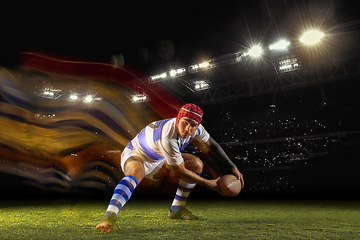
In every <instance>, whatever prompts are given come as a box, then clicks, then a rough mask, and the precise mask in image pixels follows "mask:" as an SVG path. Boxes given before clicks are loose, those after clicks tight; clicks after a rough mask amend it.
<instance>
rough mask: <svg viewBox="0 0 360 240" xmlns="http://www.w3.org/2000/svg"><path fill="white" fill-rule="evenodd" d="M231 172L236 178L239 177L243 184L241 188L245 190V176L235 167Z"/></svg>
mask: <svg viewBox="0 0 360 240" xmlns="http://www.w3.org/2000/svg"><path fill="white" fill-rule="evenodd" d="M231 172H232V174H234V175H235V176H236V177H237V179H239V180H240V182H241V188H244V183H245V182H244V177H243V175H242V174H241V173H240V172H239V170H238V168H237V167H234V168H233V169H231Z"/></svg>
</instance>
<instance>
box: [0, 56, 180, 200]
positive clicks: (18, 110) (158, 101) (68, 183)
mask: <svg viewBox="0 0 360 240" xmlns="http://www.w3.org/2000/svg"><path fill="white" fill-rule="evenodd" d="M129 92H134V93H137V94H143V95H146V96H147V102H146V103H132V102H131V100H130V99H129V98H128V95H129ZM55 95H56V97H55ZM181 105H182V102H181V101H180V100H178V99H177V98H175V97H174V96H172V95H170V94H169V93H167V92H166V91H165V90H164V89H162V88H161V87H160V86H159V85H157V84H151V85H148V82H147V77H145V76H143V75H142V74H141V73H139V72H138V71H136V70H134V69H132V68H131V67H129V66H126V65H125V66H123V67H122V68H118V67H114V66H113V65H112V64H107V63H97V62H86V61H80V60H77V59H76V58H74V57H63V56H61V57H60V56H56V55H54V54H47V53H43V52H25V53H23V55H22V66H21V67H19V68H17V69H14V70H9V69H6V68H0V177H2V175H3V176H6V175H4V174H2V173H6V174H10V175H12V176H17V177H19V178H21V179H23V183H24V184H26V186H27V188H28V189H33V190H34V189H35V190H37V191H40V192H45V193H54V192H55V193H61V194H68V193H70V194H72V193H76V194H94V193H95V194H96V193H101V194H103V193H109V192H110V193H111V192H112V191H113V187H114V184H116V183H117V182H118V181H119V179H121V177H122V175H123V173H122V171H121V169H120V155H121V152H122V149H123V148H124V147H125V146H126V145H127V143H128V141H129V140H131V139H132V138H133V137H134V136H135V135H136V134H137V133H138V132H139V131H140V130H141V129H142V128H143V127H144V126H145V125H146V124H148V123H149V122H151V121H154V120H159V119H162V118H169V117H175V116H176V114H177V111H178V109H179V108H180V107H181ZM1 180H3V181H4V180H6V179H2V178H1ZM140 188H141V187H140ZM14 190H15V191H17V190H16V189H14Z"/></svg>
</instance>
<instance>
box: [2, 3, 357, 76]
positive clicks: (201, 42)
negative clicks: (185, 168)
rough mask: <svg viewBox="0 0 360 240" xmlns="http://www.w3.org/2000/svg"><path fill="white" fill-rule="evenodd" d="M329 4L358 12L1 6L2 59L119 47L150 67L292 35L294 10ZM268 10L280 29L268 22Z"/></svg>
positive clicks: (333, 16)
mask: <svg viewBox="0 0 360 240" xmlns="http://www.w3.org/2000/svg"><path fill="white" fill-rule="evenodd" d="M294 2H295V3H294ZM351 2H352V3H351ZM331 4H333V7H329V10H328V11H327V12H326V17H323V18H322V21H323V22H325V23H327V22H332V23H339V22H347V21H350V20H352V19H355V18H359V15H360V14H359V3H357V2H356V1H339V0H302V1H287V0H276V1H275V0H268V1H265V0H253V1H236V3H221V2H218V1H217V2H211V1H172V2H171V3H170V2H168V1H166V2H165V1H160V2H158V3H153V2H150V1H131V3H122V2H121V3H120V2H119V3H116V4H113V3H112V4H106V3H103V2H101V3H97V2H96V3H94V4H91V3H90V4H86V5H82V6H79V5H77V4H73V6H72V5H66V4H63V5H61V4H54V3H51V4H49V5H39V6H34V5H32V4H28V5H21V6H19V5H16V6H9V7H4V8H3V10H4V9H6V11H5V13H6V14H4V15H2V21H1V22H2V32H1V38H2V44H1V46H0V55H1V57H0V64H1V65H3V66H4V65H5V66H7V65H16V64H17V63H18V59H19V53H20V52H22V51H25V50H27V49H30V48H36V49H41V50H46V51H52V52H56V53H60V54H66V55H75V56H82V57H85V58H88V59H92V60H99V61H109V59H110V58H111V56H112V55H114V54H120V53H121V54H123V56H124V58H125V62H126V63H128V64H130V65H132V66H134V67H136V68H138V69H140V70H142V71H144V72H145V73H147V74H151V73H156V72H158V71H159V70H160V69H162V68H166V67H168V65H186V64H189V63H190V64H191V63H194V62H198V61H201V60H202V59H206V58H211V57H216V56H219V55H222V54H226V53H234V52H237V51H239V50H241V49H243V48H244V47H245V48H246V47H249V42H250V41H255V42H256V41H266V40H268V41H270V40H273V39H265V37H264V36H265V35H266V36H271V35H272V36H273V38H275V37H276V36H284V35H285V36H287V37H293V35H294V34H296V32H297V30H298V29H297V27H296V26H297V24H299V25H301V22H300V21H299V23H297V21H298V20H299V19H297V18H296V17H295V15H293V12H303V10H302V9H305V8H306V9H310V7H311V9H315V10H312V12H313V13H308V14H307V15H306V14H304V15H303V16H302V21H303V22H304V19H306V18H307V17H309V15H311V14H313V15H314V14H315V15H319V14H318V11H321V10H322V9H323V7H324V6H330V5H331ZM76 5H77V6H76ZM271 17H273V18H274V21H276V24H277V29H274V28H273V26H274V25H271V27H270V28H271V29H269V24H270V22H271V19H272V18H271ZM311 21H312V22H314V19H312V20H311ZM251 39H252V40H251Z"/></svg>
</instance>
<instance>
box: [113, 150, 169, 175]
mask: <svg viewBox="0 0 360 240" xmlns="http://www.w3.org/2000/svg"><path fill="white" fill-rule="evenodd" d="M133 156H135V157H138V158H140V159H141V160H142V161H143V164H144V167H145V176H144V178H149V179H152V180H154V179H153V176H154V175H155V174H156V173H157V172H158V171H159V170H160V169H161V168H162V166H164V163H165V159H164V160H160V161H154V162H149V161H148V160H146V159H145V158H144V157H143V156H142V155H141V154H139V153H138V152H136V151H133V150H131V149H129V148H127V147H125V149H124V151H123V152H122V154H121V161H120V163H121V169H122V170H123V172H125V170H124V165H125V162H126V160H128V159H129V158H130V157H133Z"/></svg>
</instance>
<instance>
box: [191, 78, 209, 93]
mask: <svg viewBox="0 0 360 240" xmlns="http://www.w3.org/2000/svg"><path fill="white" fill-rule="evenodd" d="M208 88H210V85H209V83H208V82H207V81H206V80H199V81H195V82H194V89H195V91H201V90H205V89H208Z"/></svg>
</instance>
